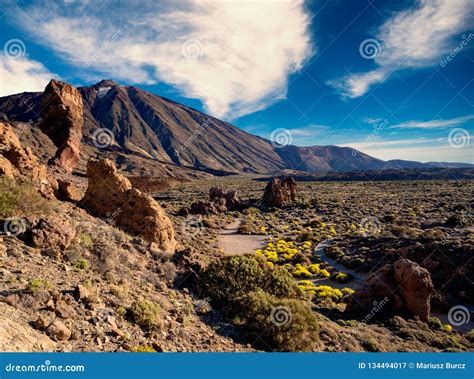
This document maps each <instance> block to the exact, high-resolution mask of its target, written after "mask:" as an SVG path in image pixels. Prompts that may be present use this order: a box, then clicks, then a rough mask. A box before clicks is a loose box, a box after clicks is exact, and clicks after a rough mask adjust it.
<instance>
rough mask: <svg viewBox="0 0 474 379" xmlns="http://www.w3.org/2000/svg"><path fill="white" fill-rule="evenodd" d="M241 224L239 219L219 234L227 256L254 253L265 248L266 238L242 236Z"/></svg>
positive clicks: (220, 242) (222, 247)
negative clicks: (240, 231)
mask: <svg viewBox="0 0 474 379" xmlns="http://www.w3.org/2000/svg"><path fill="white" fill-rule="evenodd" d="M241 222H242V220H241V219H239V218H238V219H236V220H234V221H233V222H231V223H230V224H228V225H227V226H226V227H225V228H224V229H221V230H219V232H218V236H217V238H218V240H219V246H220V248H221V250H222V251H223V252H224V254H225V255H241V254H246V253H253V252H255V250H258V249H261V248H263V247H264V246H265V240H266V238H267V237H266V236H259V235H246V234H240V233H239V226H240V223H241Z"/></svg>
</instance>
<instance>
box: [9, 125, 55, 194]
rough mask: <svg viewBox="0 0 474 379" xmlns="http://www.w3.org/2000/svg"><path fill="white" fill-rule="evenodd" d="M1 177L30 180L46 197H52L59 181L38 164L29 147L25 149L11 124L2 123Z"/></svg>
mask: <svg viewBox="0 0 474 379" xmlns="http://www.w3.org/2000/svg"><path fill="white" fill-rule="evenodd" d="M0 175H5V176H8V177H10V178H12V179H15V178H20V177H24V178H28V179H29V180H31V181H32V182H33V183H34V184H36V185H37V187H38V188H39V189H40V191H41V193H43V194H44V195H52V194H53V192H54V191H56V189H57V188H58V183H57V181H56V180H55V179H54V178H53V177H52V176H51V175H50V174H49V173H48V171H47V169H46V167H45V166H44V165H42V164H40V163H39V162H38V160H37V159H36V157H35V155H34V154H33V152H32V151H31V149H30V148H29V147H27V148H23V147H22V146H21V143H20V140H19V139H18V137H17V135H16V134H15V132H14V131H13V128H12V126H11V125H10V124H8V123H6V122H0Z"/></svg>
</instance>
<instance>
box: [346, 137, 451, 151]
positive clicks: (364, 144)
mask: <svg viewBox="0 0 474 379" xmlns="http://www.w3.org/2000/svg"><path fill="white" fill-rule="evenodd" d="M445 140H446V138H410V139H400V140H391V141H383V140H375V141H370V142H347V143H344V144H341V145H340V146H343V147H353V148H355V149H359V148H365V149H373V148H381V147H387V146H399V147H401V146H407V145H418V144H426V143H433V142H438V143H439V142H441V141H445Z"/></svg>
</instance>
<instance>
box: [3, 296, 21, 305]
mask: <svg viewBox="0 0 474 379" xmlns="http://www.w3.org/2000/svg"><path fill="white" fill-rule="evenodd" d="M2 301H3V302H4V303H5V304H8V305H10V306H12V307H16V306H17V305H18V302H19V301H20V297H19V296H18V295H17V294H16V293H11V294H9V295H7V296H5V297H4V298H2Z"/></svg>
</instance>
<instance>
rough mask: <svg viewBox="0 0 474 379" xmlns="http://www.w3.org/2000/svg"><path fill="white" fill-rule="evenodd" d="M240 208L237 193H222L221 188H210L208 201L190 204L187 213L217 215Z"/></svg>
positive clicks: (232, 191)
mask: <svg viewBox="0 0 474 379" xmlns="http://www.w3.org/2000/svg"><path fill="white" fill-rule="evenodd" d="M241 206H242V202H241V201H240V199H239V197H238V196H237V191H235V190H230V191H228V192H224V190H222V189H221V188H218V187H212V188H211V189H210V190H209V201H208V202H203V201H198V202H195V203H192V204H191V207H190V209H189V211H188V213H190V214H200V215H210V214H218V213H224V212H227V211H230V210H235V209H238V208H240V207H241ZM183 213H184V212H183Z"/></svg>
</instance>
